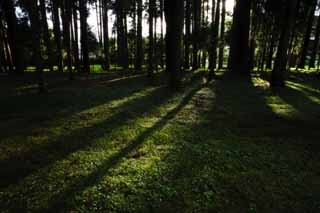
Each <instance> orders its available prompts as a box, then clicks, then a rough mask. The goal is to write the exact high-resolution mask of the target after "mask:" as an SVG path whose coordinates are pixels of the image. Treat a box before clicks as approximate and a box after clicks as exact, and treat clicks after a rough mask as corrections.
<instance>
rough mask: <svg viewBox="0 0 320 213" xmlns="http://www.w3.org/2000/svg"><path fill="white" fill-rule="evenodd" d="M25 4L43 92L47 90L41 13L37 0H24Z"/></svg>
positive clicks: (40, 86)
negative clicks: (43, 64)
mask: <svg viewBox="0 0 320 213" xmlns="http://www.w3.org/2000/svg"><path fill="white" fill-rule="evenodd" d="M24 5H25V7H26V9H27V10H28V13H29V17H30V23H31V31H32V50H33V55H34V62H35V67H36V72H37V78H38V90H39V93H43V92H45V91H46V89H45V85H44V79H43V67H42V61H43V58H42V55H41V30H39V29H41V27H40V13H39V6H38V3H37V0H32V1H30V0H28V1H27V0H26V1H24Z"/></svg>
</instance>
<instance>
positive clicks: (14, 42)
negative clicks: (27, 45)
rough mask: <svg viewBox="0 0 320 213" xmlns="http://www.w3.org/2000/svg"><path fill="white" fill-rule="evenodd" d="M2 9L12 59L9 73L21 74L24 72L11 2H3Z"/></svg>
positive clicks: (15, 19) (14, 13)
mask: <svg viewBox="0 0 320 213" xmlns="http://www.w3.org/2000/svg"><path fill="white" fill-rule="evenodd" d="M3 9H4V15H5V19H6V22H7V25H8V29H7V34H8V44H9V45H10V52H9V54H10V53H11V54H10V58H11V59H12V65H13V66H10V67H11V70H10V72H14V73H17V74H21V73H23V71H24V68H23V64H22V57H21V53H22V50H21V47H20V45H19V43H18V31H17V23H18V21H17V17H16V11H15V7H14V3H13V0H4V1H3Z"/></svg>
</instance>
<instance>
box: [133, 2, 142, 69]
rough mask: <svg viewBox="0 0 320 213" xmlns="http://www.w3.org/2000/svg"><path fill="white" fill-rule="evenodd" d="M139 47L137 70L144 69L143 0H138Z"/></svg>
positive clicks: (137, 49)
mask: <svg viewBox="0 0 320 213" xmlns="http://www.w3.org/2000/svg"><path fill="white" fill-rule="evenodd" d="M137 17H138V23H137V47H136V51H137V53H136V63H135V70H136V71H141V70H142V63H143V58H144V56H143V45H142V42H143V41H142V0H137Z"/></svg>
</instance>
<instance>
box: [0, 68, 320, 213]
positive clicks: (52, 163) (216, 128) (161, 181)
mask: <svg viewBox="0 0 320 213" xmlns="http://www.w3.org/2000/svg"><path fill="white" fill-rule="evenodd" d="M48 75H49V74H48ZM197 75H200V74H199V73H198V74H197ZM26 79H27V78H26V77H24V80H23V81H17V80H15V81H14V82H16V83H12V82H10V81H3V83H2V84H1V86H0V87H1V92H0V94H1V114H0V128H1V132H0V211H1V212H25V211H29V212H297V213H300V212H319V211H320V154H319V153H320V145H319V141H320V139H319V138H320V131H319V121H320V80H319V79H317V78H316V76H314V75H312V74H301V75H298V74H292V75H291V76H290V77H289V78H288V81H287V87H286V88H280V89H276V90H271V89H270V88H269V84H268V83H267V82H266V81H265V80H263V79H262V78H260V77H253V78H252V80H251V81H245V80H239V79H229V78H225V77H221V78H219V79H218V80H214V81H213V82H211V83H209V84H203V83H202V80H201V77H199V76H198V77H195V78H191V80H190V79H189V80H190V81H189V82H186V83H185V85H186V86H185V88H184V89H181V90H180V91H178V92H176V93H172V92H170V91H169V90H168V89H167V87H166V86H165V85H164V84H163V83H162V81H158V82H153V83H152V84H150V83H149V82H148V81H147V80H146V78H145V76H142V75H137V76H130V77H124V76H117V75H115V76H113V77H112V78H110V77H108V75H106V76H102V77H101V76H100V77H91V78H90V79H89V80H88V79H78V80H75V81H73V82H69V81H68V80H66V79H67V75H66V77H65V78H62V77H61V76H50V78H49V77H48V80H50V79H51V80H50V81H51V82H49V83H50V84H49V85H51V86H50V88H49V93H47V94H43V95H39V94H36V93H35V92H34V91H35V89H36V88H35V86H34V85H32V81H28V80H26ZM53 79H55V80H53ZM57 79H61V80H57Z"/></svg>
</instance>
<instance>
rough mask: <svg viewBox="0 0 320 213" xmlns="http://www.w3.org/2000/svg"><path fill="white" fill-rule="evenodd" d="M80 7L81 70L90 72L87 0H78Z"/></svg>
mask: <svg viewBox="0 0 320 213" xmlns="http://www.w3.org/2000/svg"><path fill="white" fill-rule="evenodd" d="M79 9H80V25H81V26H80V31H81V52H82V70H83V72H85V73H90V64H89V50H88V23H87V18H88V9H87V0H79Z"/></svg>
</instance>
